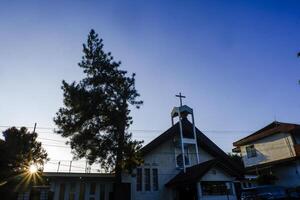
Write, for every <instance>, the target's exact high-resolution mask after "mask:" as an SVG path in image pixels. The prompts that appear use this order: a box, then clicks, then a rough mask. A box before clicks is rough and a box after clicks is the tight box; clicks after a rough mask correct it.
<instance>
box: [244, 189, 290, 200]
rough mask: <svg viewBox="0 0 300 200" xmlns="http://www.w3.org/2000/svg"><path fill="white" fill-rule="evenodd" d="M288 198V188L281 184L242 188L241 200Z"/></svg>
mask: <svg viewBox="0 0 300 200" xmlns="http://www.w3.org/2000/svg"><path fill="white" fill-rule="evenodd" d="M273 199H274V200H275V199H276V200H279V199H288V194H287V192H286V189H285V188H284V187H281V186H259V187H253V188H249V189H244V190H242V194H241V200H273Z"/></svg>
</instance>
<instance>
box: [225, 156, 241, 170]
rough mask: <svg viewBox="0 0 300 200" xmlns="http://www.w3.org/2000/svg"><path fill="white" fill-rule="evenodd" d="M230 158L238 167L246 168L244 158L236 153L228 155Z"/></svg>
mask: <svg viewBox="0 0 300 200" xmlns="http://www.w3.org/2000/svg"><path fill="white" fill-rule="evenodd" d="M227 155H228V156H229V158H230V159H231V160H232V161H233V162H234V163H236V164H237V165H239V166H241V167H244V162H243V158H242V156H240V155H239V154H236V153H228V154H227Z"/></svg>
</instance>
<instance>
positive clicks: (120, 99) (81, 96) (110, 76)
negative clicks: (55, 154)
mask: <svg viewBox="0 0 300 200" xmlns="http://www.w3.org/2000/svg"><path fill="white" fill-rule="evenodd" d="M83 54H84V55H83V57H82V61H81V62H80V63H79V64H78V65H79V67H80V68H82V69H83V73H84V78H83V79H82V80H80V81H79V82H72V83H67V82H66V81H63V82H62V90H63V94H64V107H62V108H60V109H59V111H58V112H57V113H56V116H55V118H54V122H55V123H56V125H57V126H58V127H59V130H58V131H57V133H58V134H61V135H62V136H63V137H67V138H69V139H70V142H69V143H70V146H71V148H72V153H73V154H74V157H75V158H86V159H87V160H88V161H89V163H90V164H92V163H100V165H101V166H102V167H103V168H105V169H107V170H109V171H115V172H116V174H117V175H119V176H120V173H121V171H124V170H127V171H130V170H132V169H133V168H134V167H135V166H136V165H138V164H140V163H141V161H142V160H141V156H140V155H139V154H138V151H139V149H140V148H141V143H142V142H141V141H136V140H133V139H132V137H131V136H132V135H131V133H129V132H128V127H129V126H130V124H132V122H133V121H132V117H131V116H130V106H131V107H136V108H139V107H140V105H141V104H142V103H143V102H142V101H138V100H137V98H138V97H139V93H138V92H137V90H136V89H135V74H132V75H131V76H128V75H127V71H124V70H121V69H120V65H121V62H116V61H115V60H114V58H113V56H112V55H111V53H110V52H109V53H106V52H104V50H103V40H102V39H99V38H98V35H97V34H96V33H95V31H94V30H91V31H90V33H89V35H88V39H87V42H86V44H83Z"/></svg>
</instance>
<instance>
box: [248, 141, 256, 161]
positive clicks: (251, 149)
mask: <svg viewBox="0 0 300 200" xmlns="http://www.w3.org/2000/svg"><path fill="white" fill-rule="evenodd" d="M246 153H247V157H248V158H252V157H256V149H255V147H254V145H253V144H252V145H250V146H247V147H246Z"/></svg>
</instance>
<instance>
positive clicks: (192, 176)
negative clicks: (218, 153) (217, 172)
mask: <svg viewBox="0 0 300 200" xmlns="http://www.w3.org/2000/svg"><path fill="white" fill-rule="evenodd" d="M212 167H218V168H221V169H222V170H224V171H225V172H226V173H228V174H229V175H230V176H233V177H236V178H239V177H240V174H239V173H237V172H235V171H234V170H233V169H230V168H229V167H227V166H226V165H225V164H223V163H222V162H220V161H219V160H218V159H213V160H209V161H206V162H203V163H200V164H198V165H194V166H192V167H188V168H186V172H185V173H184V172H183V171H181V172H180V173H179V174H177V175H176V176H175V177H174V178H172V179H171V180H170V181H169V182H168V183H167V184H166V186H167V187H174V186H175V187H176V186H180V185H188V184H191V183H195V182H197V181H198V180H199V179H200V178H201V177H202V176H203V175H205V174H206V173H207V172H208V171H209V170H210V169H211V168H212Z"/></svg>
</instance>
